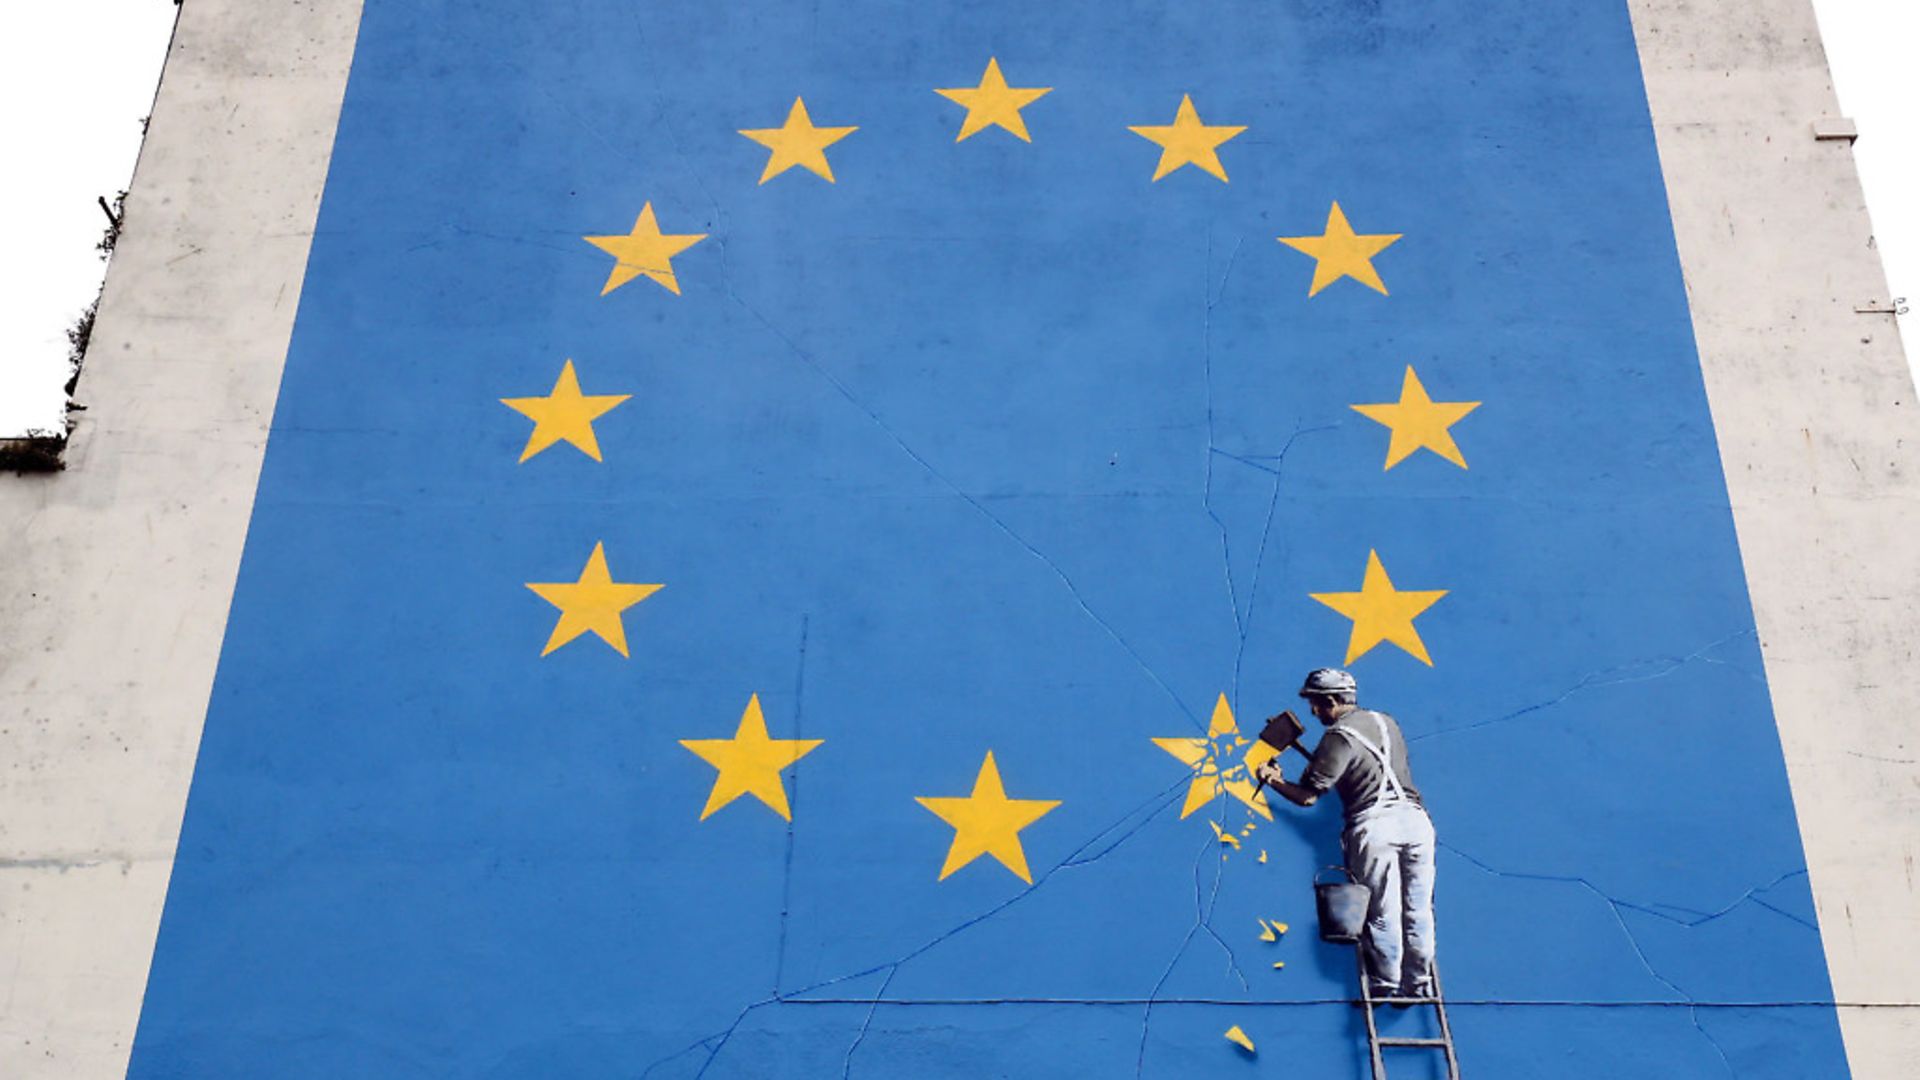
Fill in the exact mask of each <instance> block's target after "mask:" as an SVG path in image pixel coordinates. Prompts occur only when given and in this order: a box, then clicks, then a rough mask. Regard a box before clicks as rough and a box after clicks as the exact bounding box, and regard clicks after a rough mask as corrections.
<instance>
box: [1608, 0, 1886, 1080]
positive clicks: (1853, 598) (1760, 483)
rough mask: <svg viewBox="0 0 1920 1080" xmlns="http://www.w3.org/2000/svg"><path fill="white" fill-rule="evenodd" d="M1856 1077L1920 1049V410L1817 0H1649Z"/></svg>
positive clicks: (1645, 26)
mask: <svg viewBox="0 0 1920 1080" xmlns="http://www.w3.org/2000/svg"><path fill="white" fill-rule="evenodd" d="M1633 16H1634V28H1635V32H1636V35H1637V36H1638V37H1639V40H1640V55H1641V64H1642V66H1643V69H1644V71H1645V77H1646V83H1647V97H1648V101H1649V104H1650V106H1651V108H1652V110H1653V118H1654V126H1655V130H1656V132H1657V133H1658V137H1659V142H1660V158H1661V165H1662V168H1663V169H1664V171H1665V173H1666V178H1667V189H1668V193H1669V197H1670V199H1671V202H1672V206H1673V222H1674V231H1675V234H1676V237H1677V239H1678V241H1679V245H1680V259H1681V263H1682V266H1683V268H1684V270H1685V273H1686V278H1687V291H1688V296H1689V299H1690V301H1691V303H1692V308H1693V324H1694V332H1695V336H1696V338H1697V340H1698V343H1699V348H1700V362H1701V366H1702V368H1703V369H1704V372H1705V375H1706V381H1707V391H1708V396H1709V398H1710V399H1711V402H1712V406H1713V417H1714V425H1715V428H1716V429H1717V431H1718V433H1719V438H1720V450H1721V457H1722V461H1723V462H1724V464H1725V467H1726V476H1727V490H1728V493H1729V495H1730V497H1731V499H1732V502H1733V510H1734V520H1735V523H1736V527H1737V528H1738V530H1739V534H1740V549H1741V554H1742V556H1743V558H1744V559H1745V562H1746V569H1747V580H1748V584H1749V587H1750V590H1751V593H1752V598H1753V606H1754V614H1755V617H1756V620H1757V622H1758V625H1759V630H1760V641H1761V650H1762V653H1763V654H1764V656H1765V659H1766V668H1767V681H1768V683H1769V685H1770V686H1771V687H1772V690H1773V703H1774V712H1775V716H1776V718H1777V720H1778V723H1779V726H1780V740H1781V743H1782V746H1783V748H1784V749H1785V752H1786V758H1787V768H1788V772H1789V774H1790V776H1791V779H1792V783H1793V794H1794V804H1795V808H1796V809H1797V811H1798V813H1799V817H1800V828H1801V834H1802V836H1803V838H1804V842H1805V845H1806V852H1807V861H1808V867H1809V871H1810V873H1811V875H1812V882H1813V893H1814V898H1815V902H1816V904H1817V906H1818V908H1819V912H1820V926H1821V931H1822V933H1823V936H1824V938H1825V942H1826V950H1827V959H1828V964H1829V968H1830V972H1831V975H1832V979H1833V990H1834V996H1835V998H1836V1000H1837V1001H1839V1002H1840V1019H1841V1025H1842V1030H1843V1031H1844V1033H1845V1036H1846V1041H1847V1051H1848V1056H1849V1059H1850V1062H1851V1064H1852V1066H1853V1070H1854V1074H1855V1075H1856V1076H1860V1077H1887V1078H1894V1077H1901V1076H1909V1075H1911V1074H1912V1071H1913V1062H1914V1061H1915V1060H1916V1059H1917V1058H1920V1010H1916V1009H1915V1003H1916V1001H1920V998H1917V997H1916V994H1920V966H1916V963H1915V960H1916V957H1920V892H1916V889H1915V883H1914V877H1913V865H1914V856H1915V852H1916V850H1920V830H1916V825H1915V823H1916V822H1920V734H1916V729H1915V726H1914V705H1915V702H1916V701H1920V665H1916V664H1915V663H1914V656H1915V650H1916V647H1920V615H1917V614H1916V612H1920V541H1916V539H1915V528H1916V524H1917V523H1920V425H1916V421H1915V408H1914V386H1913V382H1912V377H1911V375H1910V374H1909V371H1908V368H1907V364H1906V361H1905V359H1904V357H1903V355H1902V353H1901V347H1900V335H1899V332H1898V330H1897V328H1896V325H1895V322H1894V316H1893V315H1891V314H1862V313H1859V312H1857V311H1856V310H1855V308H1856V306H1857V305H1866V304H1868V303H1869V302H1870V301H1874V300H1877V299H1884V298H1885V297H1886V295H1887V289H1886V281H1885V278H1884V277H1883V276H1882V274H1881V270H1880V261H1879V258H1878V256H1877V255H1876V254H1875V252H1874V245H1873V226H1872V223H1871V222H1870V221H1869V220H1868V217H1867V208H1866V205H1865V202H1864V200H1863V199H1862V196H1861V192H1860V181H1859V177H1858V175H1857V174H1856V172H1855V171H1854V164H1853V155H1852V153H1851V152H1850V144H1848V143H1847V142H1845V141H1816V140H1815V139H1814V137H1813V127H1814V122H1815V121H1817V120H1820V119H1822V118H1829V117H1837V116H1838V115H1839V104H1838V102H1837V100H1836V99H1835V96H1834V92H1833V83H1832V80H1831V79H1830V77H1829V76H1828V73H1827V63H1826V56H1825V54H1824V53H1823V52H1822V50H1821V47H1820V35H1819V30H1818V27H1817V26H1816V25H1815V22H1814V13H1813V9H1812V6H1811V5H1810V4H1809V3H1808V2H1807V0H1758V2H1754V3H1741V4H1718V5H1716V4H1706V3H1700V2H1697V0H1634V3H1633Z"/></svg>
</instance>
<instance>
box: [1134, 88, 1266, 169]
mask: <svg viewBox="0 0 1920 1080" xmlns="http://www.w3.org/2000/svg"><path fill="white" fill-rule="evenodd" d="M1127 130H1128V131H1131V132H1133V133H1134V134H1135V135H1138V136H1140V137H1141V138H1143V139H1147V140H1149V141H1151V142H1155V143H1159V144H1160V165H1159V167H1158V168H1156V169H1155V170H1154V171H1153V178H1154V179H1155V180H1158V179H1160V178H1161V177H1163V176H1165V175H1167V174H1168V173H1170V172H1172V171H1174V170H1175V169H1180V168H1184V167H1186V166H1188V165H1193V166H1196V167H1198V168H1199V169H1201V170H1202V171H1204V172H1207V173H1210V174H1212V175H1213V176H1215V177H1218V178H1219V179H1220V181H1221V182H1222V183H1225V182H1226V179H1227V170H1226V168H1225V167H1224V166H1222V165H1221V164H1220V145H1221V144H1222V143H1224V142H1226V141H1227V140H1228V139H1231V138H1233V137H1234V136H1236V135H1238V134H1240V133H1241V132H1243V131H1245V130H1247V129H1246V127H1245V125H1240V126H1234V125H1231V124H1215V125H1208V124H1203V123H1201V122H1200V113H1199V112H1198V111H1196V110H1195V109H1194V107H1193V97H1192V95H1190V94H1182V95H1180V107H1179V109H1177V110H1175V112H1174V114H1173V123H1171V124H1159V125H1140V126H1130V127H1128V128H1127Z"/></svg>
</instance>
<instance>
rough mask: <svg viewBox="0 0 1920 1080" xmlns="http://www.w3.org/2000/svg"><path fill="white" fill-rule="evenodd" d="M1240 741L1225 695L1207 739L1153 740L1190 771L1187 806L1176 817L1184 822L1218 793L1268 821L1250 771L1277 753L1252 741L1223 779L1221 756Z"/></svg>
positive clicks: (1264, 802)
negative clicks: (1251, 744) (1223, 792)
mask: <svg viewBox="0 0 1920 1080" xmlns="http://www.w3.org/2000/svg"><path fill="white" fill-rule="evenodd" d="M1241 741H1243V740H1242V739H1241V736H1240V725H1239V723H1238V722H1237V721H1235V720H1234V718H1233V707H1232V706H1230V705H1228V704H1227V695H1225V694H1221V695H1220V700H1218V701H1216V702H1214V704H1213V720H1212V722H1211V723H1210V724H1208V726H1207V737H1206V738H1204V739H1201V738H1193V737H1188V738H1178V739H1155V740H1153V745H1155V746H1157V747H1159V748H1160V749H1162V750H1165V751H1166V752H1167V753H1169V754H1172V755H1173V756H1174V757H1176V758H1178V759H1180V763H1181V764H1183V765H1185V766H1186V767H1188V768H1189V769H1192V770H1193V783H1191V784H1189V785H1187V804H1186V805H1185V806H1183V807H1181V808H1180V816H1181V817H1182V818H1185V817H1186V816H1187V815H1189V814H1191V813H1193V812H1194V811H1195V810H1198V809H1200V808H1201V807H1203V806H1206V805H1207V804H1209V803H1211V802H1213V800H1214V799H1215V798H1217V797H1219V795H1220V793H1221V792H1222V791H1225V792H1226V793H1227V794H1229V795H1231V796H1233V797H1234V798H1236V799H1238V800H1240V801H1241V802H1242V803H1245V804H1246V806H1247V809H1249V810H1252V811H1253V812H1254V813H1256V814H1259V815H1260V816H1261V817H1263V818H1267V819H1269V820H1271V819H1272V818H1273V811H1272V810H1271V809H1269V808H1268V807H1267V799H1266V796H1265V795H1264V794H1263V793H1262V788H1261V786H1256V785H1255V784H1254V782H1253V780H1252V776H1253V770H1254V769H1256V768H1258V767H1259V766H1260V764H1261V763H1262V762H1264V761H1266V760H1267V759H1268V758H1270V757H1272V756H1274V754H1276V753H1278V751H1276V750H1275V749H1274V748H1273V747H1271V746H1268V745H1267V744H1266V743H1263V742H1259V741H1257V740H1256V741H1255V742H1254V744H1253V748H1252V749H1250V750H1248V751H1247V752H1246V755H1245V756H1244V757H1242V758H1241V764H1240V765H1229V766H1228V767H1227V770H1226V773H1225V775H1224V777H1223V776H1222V774H1221V771H1220V759H1221V755H1222V754H1224V753H1226V752H1228V751H1230V750H1231V749H1234V748H1235V744H1236V743H1238V742H1241Z"/></svg>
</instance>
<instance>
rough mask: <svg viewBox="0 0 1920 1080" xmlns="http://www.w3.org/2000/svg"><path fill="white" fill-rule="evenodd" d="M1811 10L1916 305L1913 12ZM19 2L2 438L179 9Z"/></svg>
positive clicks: (1874, 1)
mask: <svg viewBox="0 0 1920 1080" xmlns="http://www.w3.org/2000/svg"><path fill="white" fill-rule="evenodd" d="M1721 2H1722V3H1727V4H1737V3H1740V2H1742V0H1721ZM1814 6H1815V8H1816V10H1817V11H1818V13H1819V16H1820V26H1821V31H1822V34H1823V36H1824V37H1825V39H1826V43H1827V53H1828V59H1829V63H1830V64H1831V65H1832V67H1833V71H1834V78H1835V82H1836V84H1837V86H1838V89H1839V93H1840V102H1841V106H1842V108H1843V110H1844V111H1845V112H1846V114H1847V115H1850V116H1852V117H1853V118H1854V119H1855V120H1856V121H1857V122H1858V123H1859V125H1860V133H1861V134H1860V141H1859V142H1858V143H1856V144H1855V145H1854V152H1855V155H1856V158H1857V160H1858V162H1859V166H1860V173H1861V181H1862V183H1863V185H1864V186H1865V188H1866V193H1867V205H1868V206H1869V207H1871V208H1872V212H1873V220H1874V225H1875V232H1876V235H1877V237H1878V240H1879V244H1880V254H1881V259H1882V260H1883V262H1884V263H1885V265H1886V269H1887V277H1888V280H1889V281H1890V282H1891V284H1892V290H1891V294H1892V295H1893V296H1908V297H1912V298H1913V299H1914V300H1915V301H1916V302H1917V303H1916V305H1915V306H1916V307H1920V74H1916V65H1915V64H1914V62H1913V58H1912V55H1911V53H1912V52H1913V49H1914V47H1915V46H1916V45H1920V3H1913V2H1911V0H1908V2H1895V0H1815V2H1814ZM14 7H15V8H16V9H17V10H10V11H9V12H8V19H9V22H8V28H7V33H5V34H0V120H4V124H3V125H0V130H4V131H6V132H7V136H8V141H9V143H10V144H11V145H13V146H15V147H17V148H18V149H16V151H15V152H14V153H12V154H9V157H10V159H11V160H13V161H14V162H16V163H17V162H22V161H26V162H33V163H35V164H34V167H32V168H22V167H20V166H19V165H18V164H16V165H14V166H11V167H8V168H6V169H4V170H0V196H4V202H3V203H0V205H4V206H5V207H6V208H7V219H6V222H5V231H6V235H7V237H8V241H9V242H8V245H7V248H6V255H5V259H6V263H5V276H4V279H0V281H4V286H5V287H4V288H0V296H4V297H5V306H4V307H0V438H5V437H8V436H12V435H18V434H21V433H23V432H27V431H31V430H34V429H55V428H57V427H58V425H59V424H60V422H61V415H62V411H61V410H62V404H63V400H64V395H63V394H62V392H61V388H62V387H63V386H64V385H65V383H66V379H67V364H66V357H67V338H66V330H67V327H69V326H71V325H72V323H73V320H74V318H75V316H77V315H79V313H80V312H81V310H82V309H84V308H85V307H86V306H87V304H88V302H90V301H91V300H92V299H93V296H94V293H95V292H96V291H97V290H98V289H99V287H100V280H101V275H102V273H103V272H104V268H103V266H102V264H101V263H100V261H99V259H98V258H97V257H96V256H95V255H94V252H93V244H94V241H95V240H97V239H99V236H100V232H101V228H102V227H103V226H104V225H105V224H106V219H105V217H104V216H103V215H102V214H101V213H100V208H99V207H98V206H97V205H95V203H94V199H95V198H96V197H98V196H102V195H104V196H106V197H107V198H108V200H109V201H111V199H112V197H113V195H114V193H115V192H117V191H119V190H120V189H121V188H123V187H125V186H127V183H128V180H129V178H130V177H131V176H132V173H133V164H134V158H135V156H136V154H137V153H138V151H139V147H140V125H139V121H140V118H141V117H144V116H145V115H147V112H148V109H149V108H150V107H151V104H152V100H153V91H154V86H155V85H156V83H157V81H158V79H159V75H160V65H161V61H162V60H163V59H164V57H165V52H166V44H167V39H168V36H169V34H170V33H171V31H172V28H173V17H174V12H175V10H176V9H175V7H174V5H173V3H172V0H52V2H41V3H31V4H23V3H16V4H15V5H14ZM1811 119H1812V118H1811V117H1809V120H1811ZM1860 299H1861V300H1863V301H1864V300H1868V299H1886V298H1885V297H1861V298H1860ZM1863 317H1866V316H1863ZM1903 321H1904V322H1905V323H1906V327H1905V329H1909V330H1910V329H1911V328H1912V326H1914V325H1915V323H1914V321H1913V317H1909V318H1908V319H1906V320H1903ZM1916 353H1920V341H1910V342H1909V343H1908V353H1907V355H1908V362H1909V363H1910V364H1912V363H1914V362H1915V361H1916V360H1920V356H1916ZM85 396H86V392H85V389H84V384H83V388H82V390H81V392H80V397H81V399H82V400H84V399H85Z"/></svg>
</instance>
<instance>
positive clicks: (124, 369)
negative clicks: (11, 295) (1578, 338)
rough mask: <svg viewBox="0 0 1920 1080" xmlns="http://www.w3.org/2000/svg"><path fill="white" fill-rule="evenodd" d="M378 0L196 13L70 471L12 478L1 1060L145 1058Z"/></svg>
mask: <svg viewBox="0 0 1920 1080" xmlns="http://www.w3.org/2000/svg"><path fill="white" fill-rule="evenodd" d="M359 15H360V5H359V4H358V3H357V2H353V0H328V2H325V3H318V4H314V3H302V2H300V0H193V2H192V3H188V4H186V5H185V6H184V7H183V8H182V9H181V16H180V22H179V27H178V30H177V32H176V34H175V37H174V40H173V43H172V47H171V51H170V54H169V56H168V58H167V64H166V71H165V75H164V77H163V79H162V82H161V86H160V92H159V97H158V100H157V102H156V104H155V107H154V114H153V121H152V125H151V127H150V129H149V133H148V137H147V140H146V145H145V148H144V149H143V150H142V152H141V157H140V163H139V167H138V169H137V170H136V172H135V174H134V180H133V188H132V192H131V194H130V195H129V196H128V198H127V215H126V222H127V224H126V231H125V233H123V234H122V236H121V238H120V244H119V247H118V249H117V251H116V253H115V255H114V259H113V265H112V267H111V269H110V271H109V273H108V277H107V283H106V291H105V293H104V295H103V296H102V299H101V303H100V312H99V322H98V324H97V325H96V327H95V330H94V334H93V344H92V348H91V350H90V352H89V353H88V362H87V366H86V372H85V375H84V376H83V378H82V380H81V383H80V386H79V388H78V392H77V397H78V399H79V400H81V401H83V402H86V403H87V404H88V406H89V408H88V411H86V412H84V413H80V414H78V416H79V426H78V428H77V430H76V431H75V432H74V434H73V439H72V442H71V444H70V446H69V448H68V452H67V466H68V467H67V471H65V472H61V473H50V474H39V475H21V476H16V475H5V476H0V523H4V524H3V525H0V529H3V530H4V532H5V535H6V537H7V541H8V543H7V549H8V555H7V557H6V558H4V559H0V612H4V616H3V617H0V624H4V625H5V627H6V632H5V634H4V635H0V761H3V762H5V769H4V772H3V773H0V808H4V809H3V810H0V957H3V958H4V960H0V967H4V970H5V972H6V975H5V985H4V990H3V991H0V994H3V996H4V1001H5V1005H4V1006H3V1007H0V1075H4V1076H8V1077H16V1078H27V1077H80V1076H89V1077H106V1076H116V1075H120V1074H123V1073H124V1072H125V1071H126V1064H127V1053H128V1048H129V1045H130V1043H131V1042H132V1038H133V1030H134V1024H135V1021H136V1020H137V1019H138V1017H139V1010H140V998H141V993H142V991H143V989H144V988H145V985H146V974H147V966H148V961H149V959H150V957H151V956H152V952H153V940H154V933H155V930H156V928H157V926H158V923H159V919H160V906H161V901H162V899H163V897H164V895H165V892H166V888H167V875H168V872H169V870H170V868H171V866H172V861H173V853H174V844H175V841H176V840H177V838H178V836H179V828H180V813H181V808H182V804H183V803H184V801H185V799H186V793H187V784H188V779H189V777H190V776H191V774H192V770H193V760H194V753H195V751H196V749H197V748H198V745H199V740H200V727H201V721H202V718H203V717H204V716H205V715H206V708H207V695H208V692H209V689H210V687H211V685H212V682H213V673H214V666H215V662H216V660H217V659H218V657H219V651H220V643H221V639H222V637H223V635H224V633H225V629H226V616H227V609H228V605H229V604H230V602H231V600H232V597H233V586H234V576H235V573H236V571H237V568H238V565H239V561H240V551H241V545H242V542H243V540H244V538H245V536H246V531H247V520H248V517H249V515H250V514H251V512H252V507H253V494H254V485H255V483H256V481H257V479H258V476H259V471H260V461H261V455H262V452H263V450H264V449H265V446H266V438H267V428H268V425H269V422H270V421H271V419H272V416H273V408H274V397H275V394H276V392H277V391H278V388H279V384H280V371H281V365H282V362H283V361H284V359H285V357H286V349H287V340H288V335H289V334H290V332H291V330H292V326H293V316H294V311H295V308H296V307H297V306H298V303H299V299H300V284H301V276H302V273H303V271H304V269H305V266H306V260H307V250H308V247H309V245H310V243H311V240H312V235H313V225H314V215H315V213H316V211H317V209H318V207H319V202H320V190H321V186H322V184H323V182H324V181H325V178H326V172H327V159H328V156H329V154H330V152H331V149H332V146H333V133H334V127H335V124H336V122H337V119H338V116H339V110H340V99H341V95H342V93H343V91H344V88H345V84H346V75H347V68H348V65H349V62H350V60H351V57H352V54H353V42H354V35H355V32H356V29H357V27H358V24H359Z"/></svg>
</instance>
